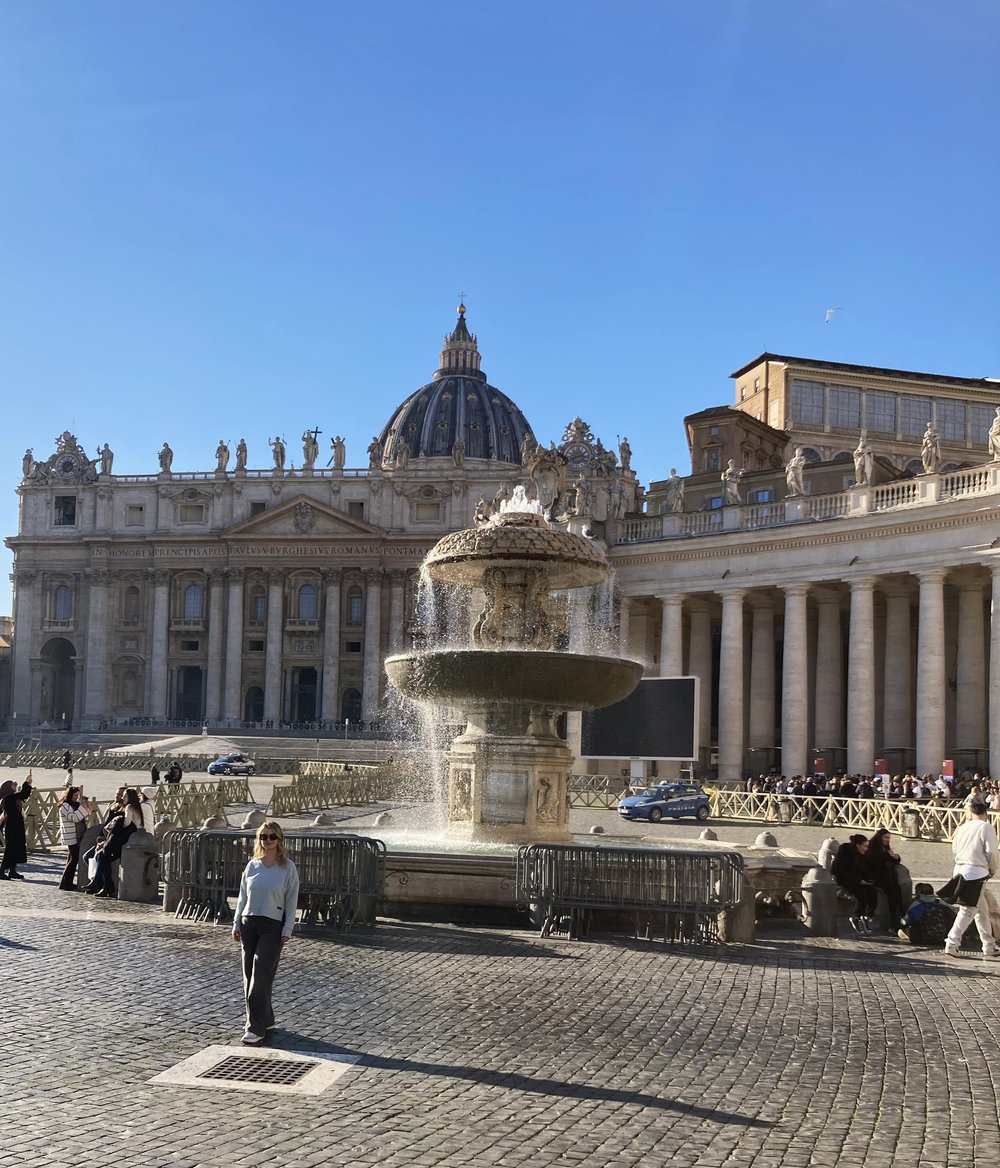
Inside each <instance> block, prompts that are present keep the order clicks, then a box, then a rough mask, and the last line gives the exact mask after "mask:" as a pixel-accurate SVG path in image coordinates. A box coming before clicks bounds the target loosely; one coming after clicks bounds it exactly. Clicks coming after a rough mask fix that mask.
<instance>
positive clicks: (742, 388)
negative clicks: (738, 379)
mask: <svg viewBox="0 0 1000 1168" xmlns="http://www.w3.org/2000/svg"><path fill="white" fill-rule="evenodd" d="M746 400H747V387H746V386H745V385H741V386H740V401H746Z"/></svg>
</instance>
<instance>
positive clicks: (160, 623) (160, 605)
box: [147, 568, 170, 721]
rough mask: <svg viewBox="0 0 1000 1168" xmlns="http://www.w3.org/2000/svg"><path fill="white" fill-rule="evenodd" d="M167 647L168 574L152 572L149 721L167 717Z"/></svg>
mask: <svg viewBox="0 0 1000 1168" xmlns="http://www.w3.org/2000/svg"><path fill="white" fill-rule="evenodd" d="M169 643H170V573H169V572H168V571H166V570H165V569H163V568H156V569H154V570H153V650H152V658H153V659H152V661H150V663H149V703H148V707H147V708H148V710H149V716H150V717H151V718H156V719H159V720H160V721H163V720H164V719H165V718H166V716H167V678H168V677H169V670H168V661H167V646H168V645H169Z"/></svg>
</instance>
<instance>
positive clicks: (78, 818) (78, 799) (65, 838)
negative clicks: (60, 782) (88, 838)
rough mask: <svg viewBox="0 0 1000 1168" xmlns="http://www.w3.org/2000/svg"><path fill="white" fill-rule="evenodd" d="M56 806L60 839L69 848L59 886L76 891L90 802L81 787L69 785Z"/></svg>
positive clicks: (63, 889)
mask: <svg viewBox="0 0 1000 1168" xmlns="http://www.w3.org/2000/svg"><path fill="white" fill-rule="evenodd" d="M56 806H57V807H58V808H59V839H60V840H61V841H62V843H64V844H65V845H66V847H67V848H69V858H68V859H67V860H66V867H65V868H64V869H63V874H62V879H61V880H60V881H59V887H60V888H61V889H62V891H63V892H76V891H78V890H77V887H76V866H77V864H79V862H80V841H81V840H82V839H83V833H84V831H86V829H87V819H88V817H89V815H90V803H89V801H88V800H87V799H86V798H84V795H83V791H82V789H81V788H80V787H67V788H66V790H65V791H64V792H63V793H62V795H60V796H59V802H58V803H57V804H56Z"/></svg>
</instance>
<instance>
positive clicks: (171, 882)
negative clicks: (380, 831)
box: [163, 830, 385, 931]
mask: <svg viewBox="0 0 1000 1168" xmlns="http://www.w3.org/2000/svg"><path fill="white" fill-rule="evenodd" d="M254 834H255V833H254V832H247V831H227V830H216V831H188V830H178V831H170V832H167V834H166V835H165V836H164V837H163V880H164V883H165V885H166V894H165V896H164V907H165V908H167V909H171V908H173V910H174V915H175V916H176V917H178V918H179V919H181V920H193V921H211V922H213V923H219V922H231V921H232V919H233V909H232V907H231V906H230V904H229V900H230V898H233V899H235V898H236V896H237V895H238V894H239V888H240V877H241V876H242V875H243V869H244V868H245V867H246V864H247V861H248V860H249V859H250V855H251V853H252V851H253V840H254ZM285 842H286V846H287V849H288V856H289V859H290V860H291V861H292V862H293V863H294V864H295V867H296V869H297V870H298V874H299V903H298V908H299V911H300V913H301V916H300V920H301V922H302V923H303V924H309V925H322V926H325V927H326V928H330V929H334V930H337V931H343V930H346V929H349V928H351V927H352V926H353V925H356V924H374V922H375V908H376V902H377V901H378V900H380V899H381V898H382V896H383V885H384V882H385V844H384V843H383V842H382V841H381V840H377V839H369V838H367V837H366V836H358V835H318V834H314V835H309V834H305V833H293V834H289V835H286V836H285Z"/></svg>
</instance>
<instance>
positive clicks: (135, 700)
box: [122, 669, 139, 706]
mask: <svg viewBox="0 0 1000 1168" xmlns="http://www.w3.org/2000/svg"><path fill="white" fill-rule="evenodd" d="M138 704H139V675H138V674H137V673H136V671H135V670H134V669H126V670H125V672H124V673H123V674H122V705H123V706H136V705H138Z"/></svg>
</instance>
